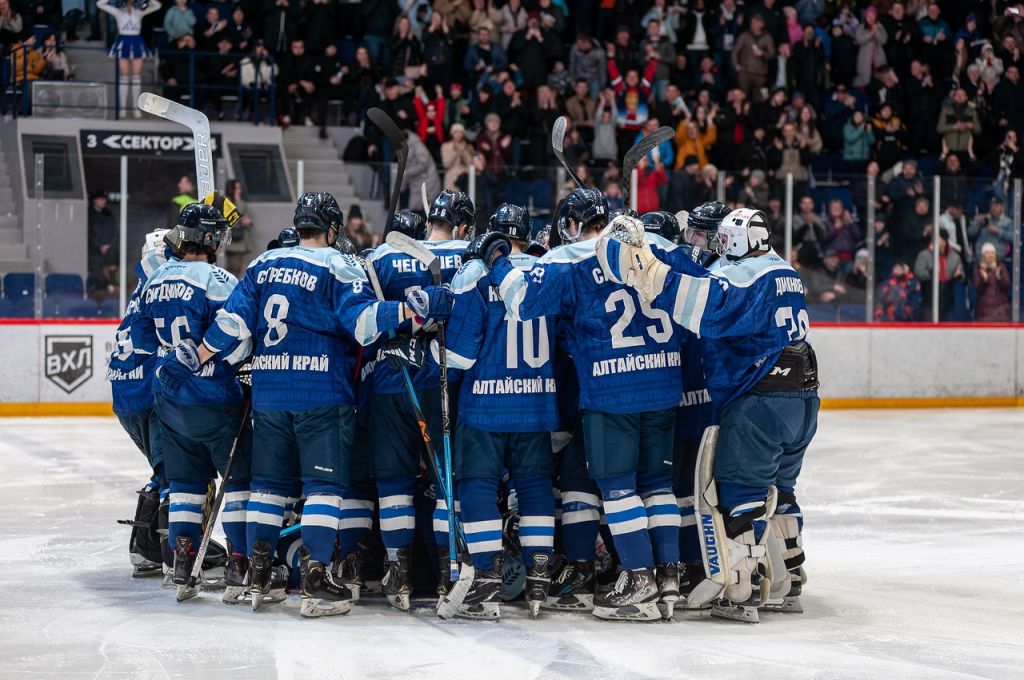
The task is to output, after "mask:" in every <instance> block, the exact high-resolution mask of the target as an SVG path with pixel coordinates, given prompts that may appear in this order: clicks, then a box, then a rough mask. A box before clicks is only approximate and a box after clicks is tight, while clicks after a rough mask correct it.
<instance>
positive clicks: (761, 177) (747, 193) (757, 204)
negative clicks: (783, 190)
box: [698, 170, 769, 210]
mask: <svg viewBox="0 0 1024 680" xmlns="http://www.w3.org/2000/svg"><path fill="white" fill-rule="evenodd" d="M768 197H769V192H768V183H767V180H766V176H765V173H764V170H753V171H751V173H750V175H749V176H748V177H747V181H746V182H745V183H744V184H743V189H742V190H741V191H740V195H739V202H740V203H742V204H743V205H745V206H747V207H751V208H758V209H762V210H763V209H765V208H767V206H768ZM698 205H700V203H698Z"/></svg>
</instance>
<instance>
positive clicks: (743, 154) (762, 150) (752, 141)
mask: <svg viewBox="0 0 1024 680" xmlns="http://www.w3.org/2000/svg"><path fill="white" fill-rule="evenodd" d="M771 146H772V143H771V141H770V140H769V139H768V137H767V136H766V135H765V132H764V127H762V126H760V125H759V126H757V127H755V128H754V129H753V131H752V132H751V134H750V137H749V138H748V139H747V141H746V142H745V143H744V144H743V146H742V147H740V150H739V154H738V155H737V156H736V165H737V167H740V168H743V169H745V170H750V171H754V170H764V171H767V170H768V156H769V155H770V154H771V153H772V151H771Z"/></svg>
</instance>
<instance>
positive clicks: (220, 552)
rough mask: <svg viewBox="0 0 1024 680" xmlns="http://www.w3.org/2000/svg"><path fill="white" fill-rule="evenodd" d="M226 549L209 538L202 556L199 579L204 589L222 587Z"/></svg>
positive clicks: (226, 559) (226, 558) (225, 565)
mask: <svg viewBox="0 0 1024 680" xmlns="http://www.w3.org/2000/svg"><path fill="white" fill-rule="evenodd" d="M227 564H228V551H227V550H226V549H225V548H224V546H222V545H221V544H220V543H218V542H217V541H213V540H211V541H210V542H209V544H207V546H206V555H205V556H204V557H203V570H202V571H201V572H200V574H199V580H200V582H201V583H202V584H203V588H204V589H205V590H210V589H216V588H223V587H224V577H225V575H226V573H227Z"/></svg>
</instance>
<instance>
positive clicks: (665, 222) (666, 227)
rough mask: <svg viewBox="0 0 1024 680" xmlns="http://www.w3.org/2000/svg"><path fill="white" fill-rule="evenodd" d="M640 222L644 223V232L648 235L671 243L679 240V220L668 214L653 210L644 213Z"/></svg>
mask: <svg viewBox="0 0 1024 680" xmlns="http://www.w3.org/2000/svg"><path fill="white" fill-rule="evenodd" d="M640 221H641V222H643V223H644V231H646V232H647V233H648V234H658V235H659V236H661V237H663V238H665V239H668V240H669V241H671V242H672V243H675V242H676V239H678V238H679V220H677V219H676V216H675V215H673V214H672V213H670V212H666V211H664V210H655V211H653V212H649V213H644V216H643V217H641V218H640Z"/></svg>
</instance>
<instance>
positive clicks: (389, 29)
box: [268, 0, 469, 68]
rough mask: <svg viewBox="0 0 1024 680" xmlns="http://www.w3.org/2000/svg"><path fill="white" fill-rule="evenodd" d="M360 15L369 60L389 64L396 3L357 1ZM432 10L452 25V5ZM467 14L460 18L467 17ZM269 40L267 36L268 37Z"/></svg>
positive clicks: (438, 5)
mask: <svg viewBox="0 0 1024 680" xmlns="http://www.w3.org/2000/svg"><path fill="white" fill-rule="evenodd" d="M276 1H277V3H278V4H280V3H287V2H294V3H295V5H296V6H297V5H298V0H276ZM461 4H462V8H463V9H464V10H465V11H466V12H468V11H469V5H468V4H467V3H466V2H465V1H464V0H463V1H462V3H461ZM359 9H360V16H361V18H362V23H363V31H364V34H363V42H364V43H365V44H366V49H367V50H369V51H370V61H372V62H373V63H374V64H377V65H378V66H380V67H382V68H386V67H387V66H389V65H390V63H389V62H388V59H389V57H390V56H391V49H390V47H391V37H392V35H393V34H394V30H395V19H397V14H398V11H397V10H398V3H396V2H395V1H394V0H363V1H362V2H361V3H359ZM434 11H435V12H440V13H441V14H443V15H445V16H446V17H447V18H448V25H449V26H450V25H452V23H453V20H454V17H453V16H452V15H451V13H452V11H453V10H452V7H451V3H450V2H441V1H438V2H435V3H434ZM468 18H469V17H468V14H467V15H466V16H465V17H464V18H463V19H462V21H465V20H466V19H468ZM268 40H269V38H268Z"/></svg>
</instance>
